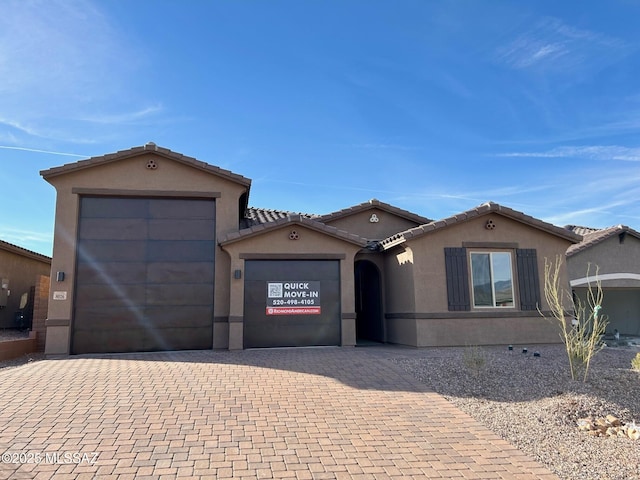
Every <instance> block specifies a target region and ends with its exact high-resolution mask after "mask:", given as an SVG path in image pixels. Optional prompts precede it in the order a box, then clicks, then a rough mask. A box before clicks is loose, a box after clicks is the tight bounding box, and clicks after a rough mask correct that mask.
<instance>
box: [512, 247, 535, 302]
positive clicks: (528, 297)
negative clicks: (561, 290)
mask: <svg viewBox="0 0 640 480" xmlns="http://www.w3.org/2000/svg"><path fill="white" fill-rule="evenodd" d="M516 268H517V269H518V286H519V289H520V309H521V310H536V309H537V308H538V305H540V279H539V276H538V256H537V254H536V250H535V249H534V248H519V249H517V250H516Z"/></svg>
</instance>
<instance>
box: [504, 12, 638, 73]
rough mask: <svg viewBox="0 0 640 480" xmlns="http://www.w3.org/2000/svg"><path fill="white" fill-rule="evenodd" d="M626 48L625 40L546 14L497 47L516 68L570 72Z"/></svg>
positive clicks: (509, 64) (604, 59) (607, 59)
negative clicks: (573, 24) (567, 23)
mask: <svg viewBox="0 0 640 480" xmlns="http://www.w3.org/2000/svg"><path fill="white" fill-rule="evenodd" d="M625 50H626V45H625V43H624V42H622V41H621V40H619V39H617V38H611V37H607V36H605V35H602V34H600V33H597V32H592V31H589V30H582V29H579V28H575V27H572V26H570V25H566V24H564V23H563V22H562V21H560V20H559V19H557V18H543V19H541V20H540V21H538V22H537V23H535V24H533V25H532V26H531V27H530V28H528V29H527V30H525V31H524V32H523V33H521V34H519V35H518V36H517V37H516V38H514V39H513V40H511V41H509V42H507V43H506V45H503V46H500V47H498V49H497V58H498V61H499V62H500V63H503V64H505V65H507V66H509V67H511V68H515V69H529V68H534V67H536V68H546V69H557V70H558V71H564V72H568V71H571V70H573V68H575V67H577V66H580V65H583V64H588V63H590V62H597V63H599V62H608V61H610V60H611V59H612V58H613V57H617V56H618V55H619V54H620V52H623V51H625Z"/></svg>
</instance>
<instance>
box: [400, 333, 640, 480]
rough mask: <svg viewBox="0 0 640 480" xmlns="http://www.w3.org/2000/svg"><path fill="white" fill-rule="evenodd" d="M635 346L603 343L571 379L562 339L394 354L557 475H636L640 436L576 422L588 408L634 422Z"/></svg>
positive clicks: (639, 388) (638, 376)
mask: <svg viewBox="0 0 640 480" xmlns="http://www.w3.org/2000/svg"><path fill="white" fill-rule="evenodd" d="M534 351H537V352H539V353H540V356H539V357H534V356H533V352H534ZM639 351H640V349H639V348H637V347H615V348H613V347H612V348H605V349H604V350H602V351H601V352H600V353H599V354H598V355H597V356H596V358H595V359H594V360H593V363H592V366H591V371H590V374H589V379H588V380H587V382H586V383H582V382H580V381H573V380H571V376H570V373H569V364H568V360H567V358H566V353H565V351H564V347H563V346H562V345H548V346H535V347H530V348H529V349H528V353H527V354H523V353H522V347H514V350H513V351H512V352H509V351H508V349H507V347H466V348H433V349H425V350H424V351H423V354H420V355H416V356H406V357H401V358H396V359H395V360H394V361H395V362H397V363H398V364H400V365H401V366H402V367H403V369H404V370H406V371H407V372H409V373H410V374H412V375H413V376H415V377H416V378H418V379H419V380H420V381H422V382H424V383H425V384H426V385H428V386H429V387H430V388H432V389H433V390H434V391H436V392H438V393H440V394H442V395H443V396H445V398H447V399H448V400H449V401H451V402H452V403H454V404H455V405H456V406H458V407H459V408H460V409H461V410H463V411H465V412H467V413H468V414H469V415H471V416H472V417H474V418H475V419H476V420H478V421H479V422H482V423H483V424H484V425H486V426H487V427H488V428H489V429H490V430H492V431H493V432H495V433H496V434H498V435H500V436H501V437H502V438H504V439H505V440H507V441H509V442H510V443H511V444H513V445H515V446H516V447H518V448H519V449H520V450H522V451H523V452H525V453H527V454H529V455H531V456H532V457H534V458H535V459H537V460H538V461H540V462H541V463H543V464H545V465H546V466H547V467H548V468H549V469H551V470H552V471H553V472H555V473H556V474H557V475H558V476H559V477H560V478H562V479H566V480H640V440H635V441H634V440H631V439H630V438H627V437H595V436H592V435H589V434H588V433H586V432H582V431H579V430H578V428H577V420H578V418H583V417H587V416H592V417H605V416H606V415H614V416H616V417H618V418H619V419H620V420H621V421H622V422H624V423H630V422H634V421H635V422H637V423H638V424H640V373H638V372H636V371H634V370H632V369H631V359H632V358H633V357H634V356H635V355H636V353H638V352H639ZM474 360H478V361H474ZM473 365H476V366H473Z"/></svg>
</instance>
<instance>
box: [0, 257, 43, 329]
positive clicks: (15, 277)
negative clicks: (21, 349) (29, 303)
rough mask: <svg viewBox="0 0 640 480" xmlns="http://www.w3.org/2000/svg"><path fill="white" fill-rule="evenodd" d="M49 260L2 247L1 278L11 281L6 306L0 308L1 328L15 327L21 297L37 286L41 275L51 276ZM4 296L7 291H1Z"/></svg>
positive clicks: (0, 260)
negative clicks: (15, 316)
mask: <svg viewBox="0 0 640 480" xmlns="http://www.w3.org/2000/svg"><path fill="white" fill-rule="evenodd" d="M50 271H51V265H50V263H49V262H48V261H45V260H38V259H35V258H31V257H29V256H24V255H20V254H18V253H15V252H12V251H8V250H5V249H3V248H1V247H0V279H7V280H8V281H9V288H8V290H9V292H8V293H9V295H8V296H7V297H6V306H4V307H2V308H0V328H13V327H14V315H15V313H16V311H18V310H19V308H20V298H21V296H22V295H23V294H24V293H29V292H30V291H31V288H32V287H35V286H36V283H37V279H38V277H39V276H40V275H45V276H47V277H48V276H49V272H50ZM1 294H2V295H3V296H4V295H6V294H7V292H6V291H5V292H1ZM32 300H33V299H32Z"/></svg>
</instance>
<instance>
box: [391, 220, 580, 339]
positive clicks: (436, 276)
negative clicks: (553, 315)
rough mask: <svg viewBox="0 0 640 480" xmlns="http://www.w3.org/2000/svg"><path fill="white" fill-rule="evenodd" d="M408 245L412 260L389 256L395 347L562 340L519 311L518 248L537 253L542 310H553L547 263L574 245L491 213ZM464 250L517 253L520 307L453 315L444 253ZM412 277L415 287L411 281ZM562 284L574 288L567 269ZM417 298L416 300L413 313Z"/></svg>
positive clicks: (538, 320) (403, 255) (542, 322)
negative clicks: (546, 288) (488, 225)
mask: <svg viewBox="0 0 640 480" xmlns="http://www.w3.org/2000/svg"><path fill="white" fill-rule="evenodd" d="M488 220H491V221H492V222H493V223H494V224H495V226H496V227H495V228H494V229H492V230H489V229H487V228H485V225H486V223H487V221H488ZM405 245H406V246H407V247H408V252H411V255H410V256H409V255H408V253H407V252H405V253H399V252H397V251H396V250H391V251H389V253H388V256H387V268H386V272H387V279H386V281H387V284H388V285H389V287H388V289H387V290H388V295H387V298H388V301H387V307H388V310H387V315H386V317H387V328H388V331H389V332H390V335H389V341H390V342H393V343H404V344H409V345H413V346H420V347H422V346H435V345H442V346H444V345H469V344H474V345H483V344H485V345H490V344H502V343H507V344H509V343H510V344H527V343H530V344H534V343H555V342H558V341H559V340H560V339H559V337H558V335H557V330H556V327H555V325H553V324H552V323H551V322H548V321H546V320H545V319H543V318H542V317H541V316H540V315H539V314H538V312H537V311H526V312H525V311H521V310H520V308H519V305H518V303H519V302H518V297H519V296H518V284H517V273H516V269H515V249H516V248H527V249H536V252H537V262H538V273H539V279H540V289H541V300H542V304H541V309H542V310H548V305H547V304H546V302H545V300H544V294H543V291H542V289H543V286H544V277H543V275H544V262H545V258H548V259H550V260H553V259H555V257H556V256H557V255H564V252H565V251H566V249H567V248H568V246H569V245H570V242H569V241H568V240H565V239H562V238H560V237H557V236H554V235H551V234H549V233H546V232H544V231H542V230H538V229H536V228H533V227H531V226H529V225H526V224H523V223H521V222H518V221H515V220H513V219H510V218H508V217H505V216H502V215H499V214H495V213H491V214H488V215H485V216H481V217H477V218H474V219H471V220H469V221H467V222H462V223H460V224H455V225H452V226H450V227H447V228H443V229H441V230H438V231H434V232H432V233H428V234H425V235H422V236H420V237H418V238H415V239H409V240H408V241H407V242H406V243H405ZM463 246H465V247H466V248H467V255H469V254H470V252H472V251H486V250H487V249H489V250H494V249H495V250H500V251H513V252H514V255H513V258H512V262H513V264H512V268H513V281H514V296H515V302H516V306H515V307H514V308H495V309H494V308H481V309H480V308H474V307H473V306H472V307H471V311H463V312H459V311H458V312H450V311H449V310H448V300H447V278H446V267H445V257H444V249H445V247H463ZM409 274H410V275H411V277H412V278H413V282H411V281H407V278H406V277H407V275H409ZM469 278H471V277H470V275H469ZM561 282H562V283H563V284H566V285H567V287H568V277H567V274H566V270H565V271H564V272H563V274H562V279H561ZM409 288H413V291H412V292H410V293H409V292H407V290H406V289H409ZM469 288H471V285H469ZM411 299H413V300H414V301H415V305H414V306H413V308H411V307H412V305H411Z"/></svg>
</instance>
